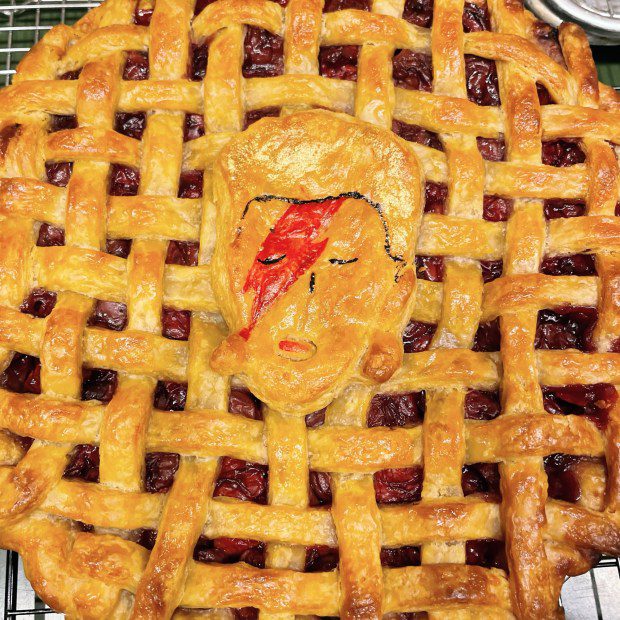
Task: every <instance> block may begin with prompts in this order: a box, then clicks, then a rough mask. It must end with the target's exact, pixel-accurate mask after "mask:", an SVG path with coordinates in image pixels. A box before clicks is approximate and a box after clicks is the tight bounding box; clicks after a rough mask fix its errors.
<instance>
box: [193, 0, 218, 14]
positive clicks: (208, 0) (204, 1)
mask: <svg viewBox="0 0 620 620" xmlns="http://www.w3.org/2000/svg"><path fill="white" fill-rule="evenodd" d="M213 2H215V0H197V2H196V4H195V6H194V15H198V14H199V13H201V12H202V10H203V9H204V8H205V7H207V6H209V5H210V4H212V3H213Z"/></svg>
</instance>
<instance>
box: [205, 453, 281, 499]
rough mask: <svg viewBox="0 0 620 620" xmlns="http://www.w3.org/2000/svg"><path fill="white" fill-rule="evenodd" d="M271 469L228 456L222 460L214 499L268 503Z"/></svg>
mask: <svg viewBox="0 0 620 620" xmlns="http://www.w3.org/2000/svg"><path fill="white" fill-rule="evenodd" d="M268 487H269V468H268V466H267V465H262V464H260V463H250V462H249V461H243V460H241V459H234V458H231V457H228V456H225V457H222V458H221V459H220V471H219V474H218V477H217V479H216V481H215V490H214V492H213V497H234V498H236V499H239V500H242V501H250V502H255V503H257V504H266V503H267V491H268Z"/></svg>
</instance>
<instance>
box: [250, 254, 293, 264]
mask: <svg viewBox="0 0 620 620" xmlns="http://www.w3.org/2000/svg"><path fill="white" fill-rule="evenodd" d="M284 258H286V254H279V255H276V256H268V257H267V258H257V259H256V260H257V261H258V262H259V263H261V264H262V265H275V264H276V263H279V262H280V261H281V260H282V259H284Z"/></svg>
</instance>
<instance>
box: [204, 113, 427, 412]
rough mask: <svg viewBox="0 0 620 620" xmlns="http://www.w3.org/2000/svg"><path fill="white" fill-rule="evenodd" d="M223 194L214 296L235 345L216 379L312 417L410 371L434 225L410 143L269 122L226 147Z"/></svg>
mask: <svg viewBox="0 0 620 620" xmlns="http://www.w3.org/2000/svg"><path fill="white" fill-rule="evenodd" d="M213 189H214V202H215V206H216V209H217V240H216V246H215V252H214V256H213V262H212V265H213V269H212V278H213V281H212V285H213V290H214V292H215V295H216V299H217V301H218V304H219V306H220V308H222V313H223V316H224V319H225V320H226V322H227V323H228V326H229V329H230V334H231V335H230V336H229V337H228V338H227V339H226V340H225V341H224V342H223V343H222V344H221V345H220V346H219V347H218V348H217V349H216V350H215V352H214V353H213V356H212V359H211V366H212V368H213V369H215V370H216V371H218V372H220V373H222V374H237V375H241V377H242V378H243V380H244V381H246V382H247V385H248V387H249V388H250V389H251V390H252V391H253V392H254V393H255V394H256V396H257V397H258V398H260V399H261V400H262V401H263V402H265V403H266V404H268V405H269V406H271V407H273V408H276V409H278V410H285V411H288V412H291V413H296V414H299V415H303V414H307V413H310V412H312V411H315V410H317V409H320V408H321V407H324V406H325V405H327V404H328V403H329V402H331V401H332V400H333V399H334V398H335V397H336V396H337V395H338V394H339V393H340V391H341V390H342V389H343V387H344V386H345V385H346V384H347V383H348V382H349V381H350V380H351V379H352V378H354V377H355V378H356V379H358V380H360V381H366V382H374V383H378V382H383V381H386V380H387V379H389V378H390V377H391V376H392V375H393V374H394V373H395V372H396V371H397V369H398V368H399V367H400V365H401V363H402V356H403V349H402V342H401V338H400V334H401V332H402V329H403V327H404V325H405V324H406V323H407V320H408V318H409V316H410V313H411V309H412V306H411V304H412V299H413V292H414V288H415V276H414V271H413V269H414V268H413V263H414V261H413V249H414V248H415V244H416V239H417V233H418V227H419V223H420V220H421V207H420V203H421V191H422V186H421V180H420V173H419V169H418V164H417V161H416V159H415V157H414V156H413V154H412V153H411V151H410V150H409V149H408V148H407V147H406V146H405V144H404V143H403V142H401V141H400V140H398V139H397V138H396V137H395V136H394V135H393V134H392V133H391V132H389V131H387V130H384V129H381V128H378V127H374V126H372V125H370V124H367V123H364V122H361V121H357V120H354V119H351V118H350V117H346V116H344V115H340V114H335V113H332V112H327V111H307V112H299V113H296V114H292V115H290V116H286V117H282V118H266V119H263V120H261V121H258V122H257V123H255V124H254V125H253V126H252V127H251V128H249V129H248V130H247V131H245V132H243V133H242V134H239V135H238V136H237V137H235V138H234V139H233V140H232V141H231V142H230V143H229V144H228V145H227V146H226V147H225V148H224V149H223V151H222V152H221V154H220V156H219V157H218V159H217V160H216V162H215V165H214V175H213ZM291 230H293V231H296V232H295V233H294V234H293V235H292V236H291ZM295 234H296V235H297V236H295Z"/></svg>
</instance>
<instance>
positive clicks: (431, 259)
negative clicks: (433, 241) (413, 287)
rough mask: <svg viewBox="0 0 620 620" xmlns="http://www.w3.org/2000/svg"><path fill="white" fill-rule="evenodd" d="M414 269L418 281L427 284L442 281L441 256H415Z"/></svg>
mask: <svg viewBox="0 0 620 620" xmlns="http://www.w3.org/2000/svg"><path fill="white" fill-rule="evenodd" d="M415 267H416V275H417V276H418V278H420V280H428V281H429V282H441V281H442V280H443V256H416V257H415Z"/></svg>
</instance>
